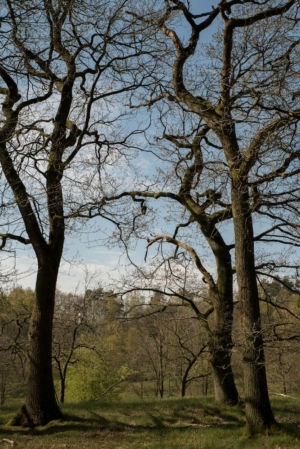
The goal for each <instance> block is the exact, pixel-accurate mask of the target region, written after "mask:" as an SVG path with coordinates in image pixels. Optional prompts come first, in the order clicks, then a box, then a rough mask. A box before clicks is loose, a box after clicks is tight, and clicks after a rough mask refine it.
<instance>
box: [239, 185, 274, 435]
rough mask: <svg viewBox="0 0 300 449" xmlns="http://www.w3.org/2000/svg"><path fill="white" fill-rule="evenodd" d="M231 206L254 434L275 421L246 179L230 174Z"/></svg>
mask: <svg viewBox="0 0 300 449" xmlns="http://www.w3.org/2000/svg"><path fill="white" fill-rule="evenodd" d="M232 208H233V220H234V230H235V258H236V274H237V281H238V288H239V299H240V308H241V324H242V330H243V333H244V339H245V342H244V345H245V346H244V356H243V362H244V382H245V402H246V421H247V427H248V430H249V432H250V434H255V433H259V432H261V431H262V430H264V429H266V428H269V427H271V426H272V425H274V424H275V423H276V421H275V418H274V416H273V412H272V409H271V405H270V401H269V395H268V386H267V376H266V368H265V356H264V347H263V338H262V333H261V321H260V309H259V298H258V289H257V283H256V273H255V258H254V241H253V225H252V217H251V212H250V207H249V194H248V183H247V179H245V177H244V178H243V179H242V180H241V179H239V178H237V179H235V177H233V185H232Z"/></svg>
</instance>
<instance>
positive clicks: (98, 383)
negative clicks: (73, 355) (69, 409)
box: [66, 349, 128, 402]
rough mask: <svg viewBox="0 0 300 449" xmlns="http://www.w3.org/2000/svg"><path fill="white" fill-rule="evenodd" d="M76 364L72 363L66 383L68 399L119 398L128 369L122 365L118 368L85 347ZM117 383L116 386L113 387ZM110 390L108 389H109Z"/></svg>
mask: <svg viewBox="0 0 300 449" xmlns="http://www.w3.org/2000/svg"><path fill="white" fill-rule="evenodd" d="M81 352H82V353H81V354H80V357H79V360H78V362H77V363H76V364H74V365H71V366H70V368H69V373H68V377H67V383H66V401H67V402H80V401H88V400H91V399H97V398H99V399H101V400H104V401H105V400H112V399H114V400H115V399H119V394H120V391H121V390H120V386H119V384H118V382H120V383H121V381H122V379H124V378H125V377H126V375H127V374H128V369H127V368H126V367H125V366H122V367H121V368H120V369H118V370H116V369H115V368H114V367H113V366H112V364H111V363H109V362H108V361H105V360H103V359H102V358H100V357H99V355H98V354H97V353H95V352H94V351H92V350H88V349H83V350H82V351H81ZM114 384H117V385H116V387H115V388H114V387H113V388H110V387H112V386H113V385H114ZM107 390H108V391H107Z"/></svg>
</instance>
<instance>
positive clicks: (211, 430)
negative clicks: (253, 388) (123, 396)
mask: <svg viewBox="0 0 300 449" xmlns="http://www.w3.org/2000/svg"><path fill="white" fill-rule="evenodd" d="M19 405H20V403H19V402H17V401H16V400H15V401H12V402H10V403H7V405H6V404H5V405H4V406H3V407H2V408H1V412H0V424H1V426H0V441H1V440H3V439H5V438H6V439H9V440H12V441H13V442H14V445H15V447H19V448H20V449H29V448H30V449H46V448H47V449H50V448H51V449H52V448H53V449H54V448H55V449H60V448H61V449H62V448H68V449H71V448H72V449H74V448H80V449H96V448H97V449H101V448H103V449H129V448H130V449H141V448H148V449H154V448H155V449H156V448H157V449H181V448H184V449H210V448H220V449H221V448H222V449H227V448H228V449H231V448H241V449H247V448H256V447H257V448H262V449H265V448H274V449H286V448H298V447H299V446H300V427H299V426H300V400H299V401H298V400H292V399H286V398H279V397H278V398H273V400H272V405H273V409H274V412H275V414H276V418H277V419H278V421H279V422H280V424H281V428H280V430H276V431H274V432H269V435H263V436H260V437H259V438H255V439H249V438H247V437H246V436H245V421H244V411H243V408H242V407H235V408H234V407H233V408H230V407H222V408H218V407H216V406H214V405H213V401H212V398H210V397H205V398H200V399H197V398H186V399H167V400H157V401H156V400H155V401H154V400H153V401H149V400H148V401H126V402H125V401H122V402H103V403H95V402H94V403H91V402H89V403H79V404H78V403H77V404H68V405H65V406H64V407H63V408H62V409H63V413H64V414H65V417H66V420H64V421H55V422H51V423H49V424H48V425H47V426H45V427H40V428H36V429H21V428H12V427H7V426H5V423H6V422H8V421H9V419H10V418H11V417H12V416H13V414H14V413H15V412H16V410H17V407H18V406H19ZM2 447H3V448H4V449H5V448H8V447H12V446H11V445H10V443H7V442H5V441H1V443H0V448H2Z"/></svg>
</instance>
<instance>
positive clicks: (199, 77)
mask: <svg viewBox="0 0 300 449" xmlns="http://www.w3.org/2000/svg"><path fill="white" fill-rule="evenodd" d="M199 9H200V7H199ZM132 15H133V16H135V17H137V18H139V19H140V20H141V21H143V22H144V23H148V24H149V26H150V27H156V28H159V29H160V30H161V32H162V33H163V34H164V35H165V36H166V38H167V39H169V40H170V41H171V42H172V43H173V45H174V49H175V51H176V57H175V58H174V60H173V62H172V72H171V71H170V75H169V80H170V83H169V84H168V83H167V82H166V83H164V84H162V83H158V88H157V90H156V92H151V98H150V99H149V101H148V102H147V103H146V104H147V106H153V105H155V104H157V102H159V104H161V102H166V101H168V102H170V101H171V102H173V103H175V104H176V103H177V104H179V105H181V106H182V107H184V108H185V109H186V110H188V111H190V112H192V113H194V114H196V115H197V116H199V117H200V119H201V120H203V121H204V122H205V124H206V126H207V128H208V131H207V133H206V134H207V137H209V138H210V139H211V140H212V141H215V143H216V144H217V145H218V146H220V147H221V149H222V153H223V157H224V159H223V161H222V170H221V171H222V173H223V170H224V169H225V170H226V171H227V175H228V179H229V190H230V195H231V205H230V210H231V214H232V217H233V224H234V234H235V271H236V275H237V281H238V288H239V301H240V303H241V304H240V310H241V319H242V327H243V332H244V341H245V343H244V356H243V361H244V379H245V401H246V417H247V425H248V428H249V431H250V432H251V433H255V432H257V431H260V430H261V429H264V428H268V427H271V426H272V425H273V424H274V423H275V419H274V416H273V413H272V410H271V406H270V402H269V397H268V388H267V378H266V370H265V356H264V349H263V338H262V333H261V322H260V310H259V297H258V290H257V281H256V271H255V251H254V243H255V241H256V240H257V239H258V238H259V239H260V240H262V239H265V240H270V241H272V239H273V241H276V239H277V240H281V241H283V240H285V241H286V239H285V237H287V236H288V234H287V232H286V229H284V223H286V224H287V225H288V226H290V229H292V227H293V226H295V223H294V224H293V222H292V221H290V214H291V212H292V210H294V211H295V206H296V205H297V203H298V202H299V191H298V190H297V189H298V188H297V185H296V187H295V185H294V187H293V186H292V183H293V182H294V181H293V180H294V179H295V176H296V175H297V174H298V173H299V146H298V141H299V136H298V132H297V128H298V120H299V93H298V92H299V87H298V79H299V65H298V60H299V58H298V52H299V50H298V45H299V28H298V20H299V5H298V2H297V1H296V0H290V1H288V0H287V1H277V0H265V1H254V0H231V1H226V0H222V1H220V2H219V3H218V4H217V5H216V7H215V8H213V10H212V11H203V10H201V9H200V11H197V10H196V11H194V10H192V7H191V4H190V3H189V2H183V1H179V0H172V1H165V2H164V5H161V11H158V9H156V11H155V13H153V11H149V10H148V11H146V12H145V14H144V15H143V16H141V15H138V14H136V13H132ZM178 21H180V23H181V24H185V25H186V26H187V28H186V29H189V32H186V33H184V35H183V34H182V28H180V27H179V28H178ZM217 29H218V31H217V32H216V30H217ZM283 30H284V32H283ZM203 32H205V33H206V39H207V36H208V35H209V33H210V36H211V38H210V42H209V44H208V45H205V44H204V43H203V40H202V34H203ZM187 33H188V35H187ZM214 33H215V34H214ZM160 108H161V106H160ZM217 152H218V150H217ZM217 154H218V155H217V157H216V161H217V160H219V152H218V153H217ZM211 155H212V158H214V153H213V151H212V153H211ZM215 172H216V171H215ZM216 193H217V194H218V195H219V194H220V193H221V192H213V194H214V198H215V202H216V196H215V194H216ZM268 195H269V198H268ZM278 195H280V196H278ZM278 198H280V201H278ZM217 199H218V198H217ZM180 201H181V202H186V203H187V202H191V201H190V199H189V192H185V191H184V190H182V191H181V192H180ZM194 201H196V202H197V198H196V197H194ZM278 203H279V205H280V206H281V211H280V212H278V206H277V211H276V204H278ZM203 204H205V202H203V201H202V202H200V206H201V205H203ZM200 206H199V207H200ZM268 208H271V209H272V212H271V213H268ZM226 209H227V208H226ZM226 209H225V210H224V213H227V212H226ZM283 211H284V212H283ZM284 214H288V215H289V220H288V221H287V220H286V218H285V217H284ZM259 215H264V216H265V217H268V218H266V219H265V225H264V226H267V227H268V229H267V230H266V231H262V232H260V235H259V236H257V237H255V236H254V225H253V219H254V217H257V216H259ZM288 232H291V231H288ZM272 233H273V234H272ZM291 234H292V233H291ZM276 236H277V237H276ZM284 236H285V237H284ZM290 237H291V240H290V243H292V240H293V236H292V235H290Z"/></svg>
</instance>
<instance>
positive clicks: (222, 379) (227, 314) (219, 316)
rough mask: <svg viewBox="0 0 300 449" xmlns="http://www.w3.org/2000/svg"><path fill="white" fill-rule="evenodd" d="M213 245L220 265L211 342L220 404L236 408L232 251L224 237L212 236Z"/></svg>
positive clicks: (218, 403)
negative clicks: (233, 362)
mask: <svg viewBox="0 0 300 449" xmlns="http://www.w3.org/2000/svg"><path fill="white" fill-rule="evenodd" d="M209 243H210V246H211V248H212V250H213V252H214V256H215V260H216V263H217V285H216V289H215V290H213V289H210V298H211V302H212V303H213V305H214V330H213V332H212V333H211V337H210V341H209V352H210V363H211V366H212V370H213V382H214V395H215V403H216V404H217V405H223V404H227V405H236V404H237V403H238V402H239V400H240V398H239V394H238V391H237V388H236V385H235V382H234V376H233V372H232V367H231V354H232V347H233V342H232V322H233V277H232V262H231V256H230V251H229V248H228V247H227V245H226V244H225V242H224V241H223V239H222V237H221V235H219V234H218V233H216V232H215V233H214V234H213V233H212V236H211V238H210V241H209Z"/></svg>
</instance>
